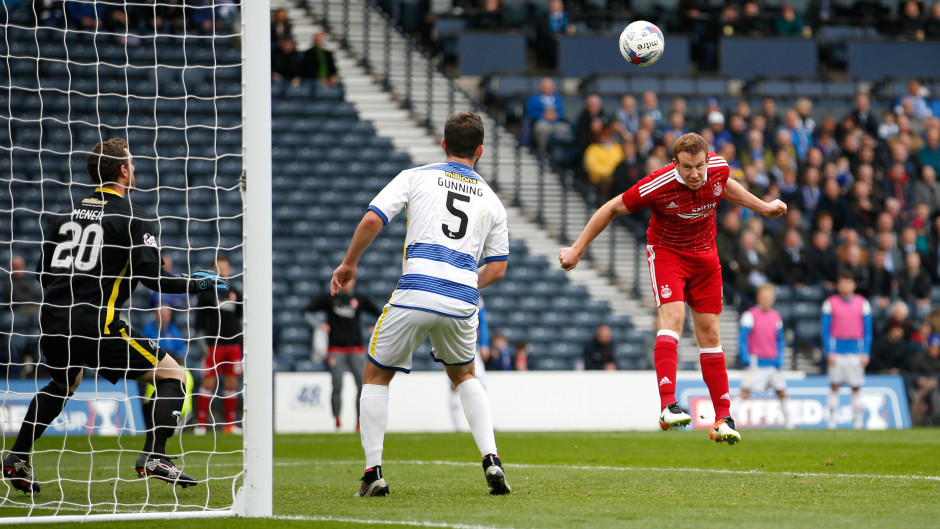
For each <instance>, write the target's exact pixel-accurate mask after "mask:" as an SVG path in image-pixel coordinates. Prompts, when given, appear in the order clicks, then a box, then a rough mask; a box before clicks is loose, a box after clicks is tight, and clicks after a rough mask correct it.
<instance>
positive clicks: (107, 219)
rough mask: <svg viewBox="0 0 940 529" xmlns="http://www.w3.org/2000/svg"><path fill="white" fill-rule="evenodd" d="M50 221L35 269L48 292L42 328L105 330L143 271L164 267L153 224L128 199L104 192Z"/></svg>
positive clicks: (90, 196)
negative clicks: (76, 327)
mask: <svg viewBox="0 0 940 529" xmlns="http://www.w3.org/2000/svg"><path fill="white" fill-rule="evenodd" d="M47 215H48V216H50V217H52V219H51V221H52V222H51V223H50V229H49V231H48V232H47V235H46V240H45V242H44V243H43V252H42V258H41V259H40V262H39V266H38V267H37V271H38V272H39V273H40V274H41V275H40V277H41V281H42V284H43V286H44V287H45V289H46V294H45V297H44V299H43V303H44V306H43V309H42V310H43V322H44V325H51V326H56V325H59V326H61V325H64V326H66V327H67V328H68V327H69V325H71V326H72V327H74V326H75V325H76V324H78V325H79V326H80V327H87V328H89V330H90V329H91V328H99V329H101V330H104V328H105V327H106V326H107V325H108V324H109V323H110V322H112V321H113V320H114V319H115V318H116V317H117V316H116V314H115V312H116V310H119V309H120V308H121V307H122V306H123V305H124V303H125V302H126V301H127V299H128V298H129V297H130V295H131V292H132V291H133V290H134V287H135V286H136V284H137V281H138V278H139V277H140V274H141V273H142V272H143V269H142V267H147V268H154V269H156V267H159V266H160V264H161V263H162V260H161V258H160V251H159V249H158V248H157V242H156V238H155V237H154V235H153V234H154V233H157V232H156V230H155V227H154V223H153V221H152V220H151V219H150V217H149V216H148V215H147V214H146V213H144V211H143V210H142V209H140V208H139V207H137V206H135V205H133V204H132V203H131V201H130V198H129V197H122V196H121V195H120V194H119V193H117V192H116V191H113V190H111V189H108V188H106V187H99V188H97V189H95V190H94V191H93V192H92V193H91V194H90V195H88V196H86V197H84V198H83V199H81V200H79V201H77V202H76V204H75V205H73V206H69V207H67V208H65V209H62V210H61V211H60V212H59V213H57V214H47ZM148 265H149V266H148ZM148 272H150V270H148ZM95 309H98V310H95Z"/></svg>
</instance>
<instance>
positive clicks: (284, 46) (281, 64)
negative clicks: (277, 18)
mask: <svg viewBox="0 0 940 529" xmlns="http://www.w3.org/2000/svg"><path fill="white" fill-rule="evenodd" d="M300 73H301V64H300V54H299V53H297V49H296V48H295V46H294V40H293V39H281V40H280V41H278V43H277V47H276V48H274V51H273V52H272V54H271V78H272V79H273V80H275V81H289V82H290V84H291V86H300Z"/></svg>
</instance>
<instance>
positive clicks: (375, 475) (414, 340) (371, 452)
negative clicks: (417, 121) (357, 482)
mask: <svg viewBox="0 0 940 529" xmlns="http://www.w3.org/2000/svg"><path fill="white" fill-rule="evenodd" d="M441 147H442V148H443V149H444V152H445V153H446V155H447V157H446V159H445V161H444V163H439V164H432V165H426V166H423V167H417V168H414V169H409V170H406V171H402V172H401V173H400V174H399V175H398V176H396V177H395V179H393V180H392V181H391V182H390V183H389V184H388V186H386V187H385V189H383V190H382V191H381V192H380V193H379V194H378V195H377V196H376V197H375V198H374V199H373V200H372V203H371V204H370V205H369V211H368V212H367V213H366V215H365V217H363V219H362V221H361V222H360V223H359V227H358V228H357V229H356V233H355V234H354V235H353V239H352V242H351V243H350V245H349V250H348V251H347V252H346V256H345V258H344V259H343V264H341V265H340V266H339V267H337V268H336V270H335V271H334V272H333V280H332V282H331V284H330V290H331V292H332V293H333V294H336V292H337V291H338V290H339V289H340V288H341V287H342V286H343V285H345V284H346V283H348V282H349V281H350V280H351V279H353V278H354V277H355V276H356V267H357V264H358V262H359V259H360V258H361V257H362V254H363V253H365V251H366V249H367V248H368V247H369V245H370V244H371V243H372V241H373V240H374V239H375V237H376V235H378V233H379V231H380V230H381V229H382V226H384V225H385V224H387V223H388V222H389V221H390V220H391V219H392V218H393V217H394V216H395V215H397V214H398V213H400V212H401V211H402V210H403V209H406V208H407V210H408V211H407V215H408V232H407V235H406V237H405V255H404V263H403V265H402V276H401V279H400V280H399V281H398V285H397V287H396V289H395V292H394V293H393V294H392V297H391V299H390V300H389V302H388V304H387V305H385V308H384V309H383V311H382V316H380V317H379V319H378V321H377V322H376V324H375V330H374V331H373V333H372V338H371V339H370V340H369V344H368V345H367V351H366V353H367V358H368V360H369V363H367V364H366V369H365V372H364V374H363V386H362V397H361V398H360V410H361V411H360V417H359V424H360V435H361V437H362V448H363V450H364V451H365V455H366V471H365V475H364V476H363V477H362V485H361V487H360V489H359V492H358V493H357V494H356V496H385V495H387V494H388V491H389V487H388V484H387V483H386V481H385V479H384V477H383V476H382V452H383V445H384V440H385V429H386V427H387V425H388V385H389V383H390V382H391V380H392V377H393V376H394V375H395V372H396V371H401V372H403V373H408V372H410V371H411V355H412V353H414V351H415V349H417V348H418V346H419V345H421V342H423V341H424V339H425V338H426V337H428V336H430V337H431V346H432V356H433V357H434V360H435V361H437V362H441V363H442V364H444V367H445V369H446V371H447V374H448V376H449V377H450V379H451V381H452V382H453V384H454V386H456V387H457V393H458V394H459V395H460V402H461V405H462V407H463V409H464V414H465V416H466V418H467V422H468V423H469V424H470V431H471V432H472V433H473V438H474V440H475V441H476V443H477V447H478V448H479V449H480V453H481V455H482V456H483V470H484V473H485V476H486V480H487V484H488V486H489V490H490V493H491V494H506V493H508V492H509V491H510V488H509V484H508V483H507V482H506V475H505V473H504V472H503V469H502V463H501V462H500V460H499V456H498V455H497V451H496V437H495V435H494V433H493V417H492V413H491V411H490V405H489V400H488V399H487V396H486V392H485V391H484V389H483V386H482V384H480V381H479V380H478V379H477V378H476V376H475V373H474V356H475V353H476V342H477V332H476V331H477V325H478V307H477V306H478V304H479V300H480V291H479V289H482V288H484V287H486V286H488V285H491V284H493V283H495V282H497V281H499V280H500V279H502V277H503V275H504V274H505V273H506V266H507V263H508V259H509V229H508V225H507V217H506V209H505V208H504V207H503V205H502V203H501V202H500V201H499V197H498V196H497V195H496V193H494V192H493V190H492V189H490V187H489V185H487V184H486V182H485V181H483V179H482V178H481V177H480V175H478V174H477V173H476V172H475V171H474V170H473V166H474V165H475V164H476V162H477V160H479V159H480V157H481V156H482V155H483V122H482V120H480V118H479V117H478V116H477V115H475V114H473V113H471V112H462V113H459V114H454V115H453V116H450V117H449V118H448V119H447V123H446V124H445V125H444V140H443V141H442V142H441ZM481 258H482V259H483V263H484V264H483V266H479V267H478V263H479V261H480V259H481Z"/></svg>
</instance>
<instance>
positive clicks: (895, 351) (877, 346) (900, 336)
mask: <svg viewBox="0 0 940 529" xmlns="http://www.w3.org/2000/svg"><path fill="white" fill-rule="evenodd" d="M914 347H915V346H914V343H913V342H911V341H910V340H909V339H908V338H907V337H906V336H904V326H903V325H901V324H898V323H895V324H892V325H889V326H888V329H887V332H885V333H884V334H883V335H882V336H880V337H879V338H878V339H877V340H875V343H873V344H872V346H871V362H869V364H868V368H867V371H868V372H869V373H886V374H892V375H897V374H898V373H900V372H901V371H903V370H904V369H905V368H906V367H907V359H908V356H909V355H910V353H911V351H912V349H913V348H914Z"/></svg>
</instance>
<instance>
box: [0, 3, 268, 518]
mask: <svg viewBox="0 0 940 529" xmlns="http://www.w3.org/2000/svg"><path fill="white" fill-rule="evenodd" d="M270 19H271V0H242V2H241V23H242V152H243V155H244V161H243V168H244V173H243V180H242V197H243V199H242V203H243V207H244V213H245V214H244V220H243V226H244V227H243V234H244V246H243V252H244V274H245V294H244V300H245V318H244V321H245V338H244V362H245V369H244V415H243V422H244V441H243V442H244V446H243V448H244V467H243V470H244V474H243V476H244V477H243V485H242V487H240V488H239V490H238V491H237V493H236V495H235V499H234V504H233V505H232V507H231V508H229V509H218V510H215V509H213V510H203V511H166V512H140V513H111V514H82V515H39V516H17V517H0V525H13V524H16V525H19V524H38V523H74V522H98V521H102V522H104V521H136V520H166V519H180V518H223V517H230V516H244V517H252V518H259V517H271V516H272V515H273V487H274V476H273V475H272V472H271V469H272V468H273V465H272V461H273V457H274V449H273V443H274V435H273V432H274V419H273V398H274V395H273V394H274V374H273V361H272V354H273V353H272V349H271V344H272V337H273V336H272V328H271V326H272V324H273V321H272V320H273V312H272V311H273V303H272V288H273V287H272V283H273V278H272V276H271V274H272V263H271V255H272V244H271V238H272V231H271V230H272V221H271V183H272V178H271V53H270V42H271V26H270ZM249 133H250V137H249Z"/></svg>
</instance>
